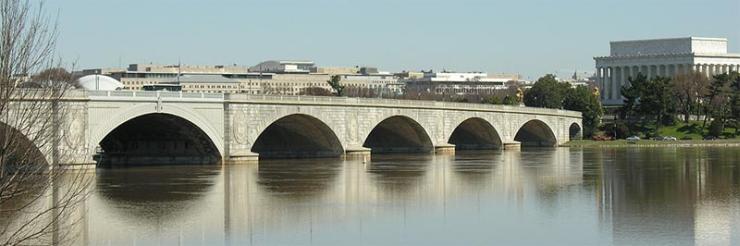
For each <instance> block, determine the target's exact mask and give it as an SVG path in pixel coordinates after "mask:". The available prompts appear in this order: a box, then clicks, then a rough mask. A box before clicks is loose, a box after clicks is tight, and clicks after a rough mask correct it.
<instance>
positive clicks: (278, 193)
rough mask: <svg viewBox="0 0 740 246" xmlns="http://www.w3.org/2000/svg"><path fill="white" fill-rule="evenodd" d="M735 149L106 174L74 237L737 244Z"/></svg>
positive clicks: (739, 181) (486, 154) (557, 152)
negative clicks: (575, 233)
mask: <svg viewBox="0 0 740 246" xmlns="http://www.w3.org/2000/svg"><path fill="white" fill-rule="evenodd" d="M739 153H740V149H738V148H698V149H694V148H677V149H671V148H656V149H627V148H625V149H603V150H602V149H590V150H580V149H568V148H557V149H553V148H551V149H523V150H521V151H511V150H507V151H471V152H464V151H459V152H458V153H457V154H456V155H376V156H373V158H371V159H365V160H341V159H309V160H270V161H265V162H261V163H260V164H258V165H233V166H215V165H214V166H177V167H166V168H153V167H139V168H125V169H104V170H98V172H97V174H96V178H95V180H96V185H95V187H96V190H95V192H93V193H92V197H91V198H90V199H89V200H88V201H87V202H86V203H85V204H84V205H83V206H82V208H80V209H78V210H76V211H78V212H77V213H75V214H74V216H73V217H75V216H76V217H77V218H81V221H82V222H83V223H82V224H80V225H78V226H75V227H73V228H72V229H73V230H75V232H77V233H76V234H75V235H79V237H78V238H76V240H78V242H79V243H83V242H86V243H88V244H94V245H100V244H177V243H185V242H187V243H190V244H198V243H202V244H312V243H313V244H321V245H324V244H357V243H359V242H363V243H366V244H460V243H462V244H494V243H502V244H549V243H552V242H558V243H563V244H579V245H583V244H588V245H592V244H643V243H647V244H671V245H675V244H691V243H697V244H705V243H707V244H732V243H737V242H738V241H737V240H738V235H740V228H738V226H737V225H740V223H738V222H740V214H738V213H737V211H740V166H739V165H740V164H738V163H740V154H739ZM62 189H63V188H62ZM574 232H577V235H573V233H574ZM531 235H537V236H536V237H533V236H531Z"/></svg>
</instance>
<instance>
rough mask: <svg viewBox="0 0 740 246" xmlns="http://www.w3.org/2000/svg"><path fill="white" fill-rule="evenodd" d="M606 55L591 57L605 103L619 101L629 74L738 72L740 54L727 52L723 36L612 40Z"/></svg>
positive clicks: (662, 74)
mask: <svg viewBox="0 0 740 246" xmlns="http://www.w3.org/2000/svg"><path fill="white" fill-rule="evenodd" d="M610 45H611V52H610V54H609V56H600V57H594V60H595V61H596V76H597V82H598V85H599V87H600V89H601V100H602V102H603V103H604V105H618V104H621V103H622V96H621V95H620V92H619V91H620V88H621V87H622V86H623V85H627V84H629V81H628V79H629V77H634V76H635V75H637V74H638V73H642V74H644V75H646V76H648V78H650V77H655V76H664V77H672V76H674V75H676V74H680V73H687V72H689V71H697V72H700V73H703V74H705V75H706V76H708V77H709V76H712V75H715V74H721V73H725V72H729V71H740V54H731V53H727V39H725V38H700V37H687V38H668V39H651V40H633V41H615V42H611V43H610Z"/></svg>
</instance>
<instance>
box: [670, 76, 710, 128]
mask: <svg viewBox="0 0 740 246" xmlns="http://www.w3.org/2000/svg"><path fill="white" fill-rule="evenodd" d="M708 87H709V80H708V79H707V77H706V76H705V75H703V74H701V73H699V72H689V73H682V74H678V75H676V76H675V77H674V78H673V90H674V93H675V95H676V99H678V104H679V108H680V112H682V113H683V114H684V122H686V123H688V122H689V118H690V116H691V114H692V113H693V114H697V115H698V112H697V109H699V107H698V105H699V100H701V99H702V97H704V95H705V94H707V90H708Z"/></svg>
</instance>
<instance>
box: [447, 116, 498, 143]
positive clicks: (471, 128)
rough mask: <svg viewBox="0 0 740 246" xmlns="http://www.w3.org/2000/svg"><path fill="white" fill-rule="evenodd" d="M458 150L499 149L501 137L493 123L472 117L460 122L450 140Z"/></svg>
mask: <svg viewBox="0 0 740 246" xmlns="http://www.w3.org/2000/svg"><path fill="white" fill-rule="evenodd" d="M448 143H449V144H453V145H455V149H456V150H484V149H498V148H501V146H502V141H501V137H500V136H499V134H498V131H497V130H496V128H495V127H493V125H491V123H490V122H488V121H487V120H485V119H483V118H479V117H471V118H468V119H465V120H464V121H462V122H460V123H459V124H458V125H457V127H456V128H455V130H453V131H452V134H451V135H450V137H449V140H448Z"/></svg>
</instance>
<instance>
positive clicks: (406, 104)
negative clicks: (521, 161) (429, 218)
mask: <svg viewBox="0 0 740 246" xmlns="http://www.w3.org/2000/svg"><path fill="white" fill-rule="evenodd" d="M71 94H72V96H73V97H74V96H82V97H98V98H100V97H111V98H113V97H115V98H116V99H121V98H137V99H144V100H147V99H151V100H156V99H157V98H160V99H164V100H166V99H206V100H208V101H212V100H224V101H226V102H235V103H255V104H299V105H335V106H373V107H393V108H425V109H447V110H468V111H470V110H473V111H486V112H504V113H506V112H510V113H519V114H537V115H558V116H566V117H576V118H580V117H581V113H580V112H575V111H569V110H560V109H547V108H532V107H522V106H508V105H491V104H482V103H458V102H439V101H422V100H399V99H383V98H350V97H328V96H288V95H249V94H223V93H193V92H168V91H74V93H71Z"/></svg>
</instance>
